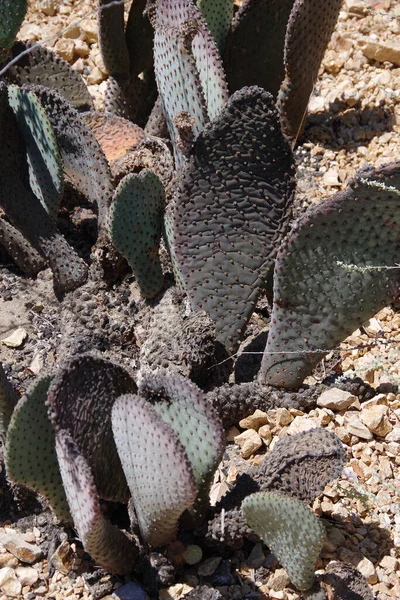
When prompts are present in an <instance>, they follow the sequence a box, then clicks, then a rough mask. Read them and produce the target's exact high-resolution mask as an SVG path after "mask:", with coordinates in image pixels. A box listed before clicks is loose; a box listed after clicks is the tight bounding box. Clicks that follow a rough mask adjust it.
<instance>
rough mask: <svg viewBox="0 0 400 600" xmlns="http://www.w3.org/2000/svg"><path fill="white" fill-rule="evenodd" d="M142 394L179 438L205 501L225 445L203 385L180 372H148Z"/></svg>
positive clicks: (200, 498) (140, 387)
mask: <svg viewBox="0 0 400 600" xmlns="http://www.w3.org/2000/svg"><path fill="white" fill-rule="evenodd" d="M139 394H140V396H141V397H143V398H145V399H146V400H147V401H148V402H149V403H150V404H151V405H152V407H153V409H154V411H155V412H156V413H157V414H158V415H159V416H160V417H161V419H162V420H163V421H164V423H166V424H167V425H169V426H170V427H171V428H172V430H173V431H174V432H175V434H176V435H177V437H178V438H179V440H180V442H181V444H182V445H183V447H184V449H185V451H186V454H187V456H188V458H189V461H190V464H191V466H192V469H193V475H194V477H195V480H196V485H197V488H198V490H199V502H200V504H201V503H204V502H206V501H207V498H208V492H209V486H210V484H211V480H212V477H213V476H214V473H215V470H216V468H217V466H218V463H219V462H220V460H221V458H222V454H223V451H224V447H225V444H224V430H223V428H222V425H221V423H220V421H219V419H218V417H217V414H216V412H215V410H214V409H213V407H212V406H211V405H210V404H209V403H208V402H207V399H206V396H205V395H204V393H203V392H202V391H201V390H200V388H198V387H197V386H196V385H195V384H194V383H192V382H191V381H189V380H188V379H185V378H184V377H181V376H180V375H174V376H166V375H163V374H162V373H161V372H155V373H149V374H146V375H145V376H143V378H142V380H141V381H140V384H139Z"/></svg>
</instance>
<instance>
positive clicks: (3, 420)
mask: <svg viewBox="0 0 400 600" xmlns="http://www.w3.org/2000/svg"><path fill="white" fill-rule="evenodd" d="M17 400H18V398H17V394H16V393H15V392H14V390H13V387H12V385H11V383H10V382H9V381H8V379H7V376H6V374H5V372H4V369H3V365H2V364H1V363H0V440H2V442H3V443H4V440H5V436H6V431H7V427H8V424H9V422H10V419H11V415H12V413H13V410H14V407H15V405H16V403H17Z"/></svg>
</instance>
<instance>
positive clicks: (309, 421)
mask: <svg viewBox="0 0 400 600" xmlns="http://www.w3.org/2000/svg"><path fill="white" fill-rule="evenodd" d="M319 426H320V424H319V422H318V421H317V419H313V418H310V417H306V416H304V417H295V418H294V419H293V421H292V422H291V423H290V425H289V427H288V428H287V434H288V435H294V434H295V433H300V432H301V431H309V430H310V429H315V428H316V427H319Z"/></svg>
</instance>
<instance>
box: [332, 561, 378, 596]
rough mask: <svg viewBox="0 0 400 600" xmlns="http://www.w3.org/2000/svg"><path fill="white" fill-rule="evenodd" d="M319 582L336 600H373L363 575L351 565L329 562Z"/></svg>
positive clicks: (371, 592) (372, 594)
mask: <svg viewBox="0 0 400 600" xmlns="http://www.w3.org/2000/svg"><path fill="white" fill-rule="evenodd" d="M320 578H321V580H322V581H323V583H324V584H325V585H326V586H327V587H328V590H329V593H330V595H332V597H333V598H335V599H337V600H375V598H376V597H375V595H374V593H373V591H372V590H371V588H370V587H369V585H368V582H367V580H366V578H365V577H364V575H362V574H361V573H360V571H359V570H358V569H356V568H355V567H353V565H349V564H345V563H340V562H336V561H333V562H330V563H329V565H327V567H326V569H325V573H324V575H322V576H321V577H320Z"/></svg>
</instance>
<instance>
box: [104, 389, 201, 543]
mask: <svg viewBox="0 0 400 600" xmlns="http://www.w3.org/2000/svg"><path fill="white" fill-rule="evenodd" d="M112 426H113V431H114V437H115V443H116V445H117V448H118V453H119V456H120V458H121V462H122V465H123V468H124V471H125V475H126V479H127V481H128V485H129V488H130V490H131V494H132V500H133V503H134V505H135V511H136V515H137V518H138V522H139V527H140V531H141V534H142V536H143V539H144V540H145V541H146V542H148V543H149V544H151V545H153V546H162V545H163V544H167V543H168V542H170V541H171V540H172V539H173V538H174V536H175V535H176V530H177V525H178V519H179V517H180V516H181V514H182V513H183V511H184V510H185V509H187V508H189V507H190V506H191V505H192V504H193V502H194V500H195V497H196V494H197V488H196V482H195V479H194V476H193V472H192V468H191V465H190V461H189V459H188V457H187V454H186V452H185V449H184V447H183V445H182V444H181V442H180V441H179V439H178V436H177V435H175V433H174V431H173V429H172V428H171V427H170V426H169V425H167V424H166V423H164V422H163V421H162V420H161V419H160V417H159V416H158V415H157V413H156V412H155V410H154V409H153V407H152V406H151V405H150V404H149V403H148V402H147V401H146V400H143V398H141V397H140V396H131V395H125V396H121V397H120V398H118V400H117V401H116V402H115V404H114V406H113V409H112Z"/></svg>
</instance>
